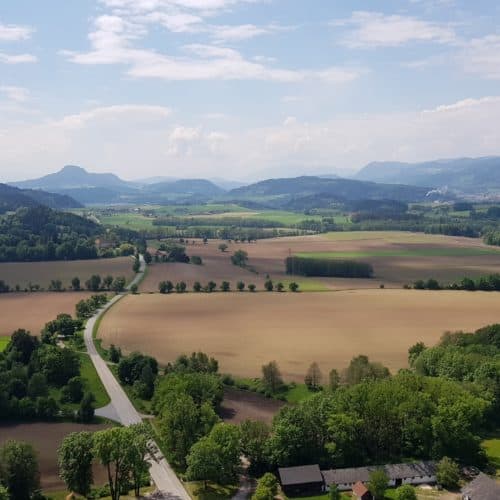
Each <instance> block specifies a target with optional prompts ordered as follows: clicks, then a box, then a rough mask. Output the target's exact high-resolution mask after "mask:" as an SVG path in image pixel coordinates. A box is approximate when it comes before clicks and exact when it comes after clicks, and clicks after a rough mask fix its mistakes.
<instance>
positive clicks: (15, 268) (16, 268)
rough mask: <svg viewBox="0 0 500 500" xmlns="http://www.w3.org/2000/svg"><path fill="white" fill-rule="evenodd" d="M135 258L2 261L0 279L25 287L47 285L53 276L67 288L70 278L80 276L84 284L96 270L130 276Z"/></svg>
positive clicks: (100, 272) (99, 272)
mask: <svg viewBox="0 0 500 500" xmlns="http://www.w3.org/2000/svg"><path fill="white" fill-rule="evenodd" d="M132 264H133V262H132V260H131V258H130V257H117V258H113V259H95V260H72V261H54V262H2V263H0V279H2V280H3V281H4V282H5V283H7V284H9V285H10V287H11V288H14V287H15V286H16V285H19V286H20V288H21V290H24V289H25V288H27V287H28V286H29V284H30V283H31V284H34V285H40V287H42V288H44V289H47V288H48V287H49V285H50V281H51V280H61V282H62V284H63V287H64V288H69V287H70V286H71V280H72V279H73V278H74V277H75V276H76V277H78V278H80V282H81V286H82V287H83V286H84V283H85V281H86V280H87V279H89V278H90V277H91V276H92V275H93V274H100V275H101V276H103V277H104V276H106V275H109V274H111V275H113V276H115V277H116V276H125V277H126V278H127V281H129V280H131V279H132V277H133V275H134V273H133V271H132Z"/></svg>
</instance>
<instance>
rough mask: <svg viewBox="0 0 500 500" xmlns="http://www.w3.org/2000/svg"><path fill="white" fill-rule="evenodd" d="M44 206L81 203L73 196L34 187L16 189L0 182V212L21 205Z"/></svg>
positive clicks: (66, 206) (62, 206) (30, 206)
mask: <svg viewBox="0 0 500 500" xmlns="http://www.w3.org/2000/svg"><path fill="white" fill-rule="evenodd" d="M37 206H46V207H49V208H54V209H65V208H80V207H81V206H82V205H81V204H80V203H78V202H77V201H76V200H74V199H73V198H71V197H69V196H66V195H61V194H56V193H47V192H46V191H41V190H35V189H18V188H16V187H13V186H8V185H7V184H0V213H5V212H10V211H14V210H17V209H18V208H21V207H28V208H32V207H37Z"/></svg>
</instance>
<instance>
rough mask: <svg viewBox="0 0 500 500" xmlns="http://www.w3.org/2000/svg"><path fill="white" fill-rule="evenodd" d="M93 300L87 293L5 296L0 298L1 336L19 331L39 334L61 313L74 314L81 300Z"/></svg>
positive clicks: (11, 294) (38, 293) (43, 293)
mask: <svg viewBox="0 0 500 500" xmlns="http://www.w3.org/2000/svg"><path fill="white" fill-rule="evenodd" d="M88 297H90V294H89V293H86V292H83V293H82V292H60V293H56V292H52V293H51V292H37V293H5V294H1V295H0V311H1V314H0V337H2V336H5V335H11V334H12V332H14V331H15V330H17V329H19V328H24V329H25V330H29V331H30V332H31V333H33V334H34V335H38V334H39V333H40V330H41V329H42V327H43V326H44V325H45V323H47V322H48V321H51V320H53V319H55V317H56V316H57V315H58V314H59V313H68V314H72V315H74V313H75V305H76V303H77V302H78V301H80V300H82V299H86V298H88Z"/></svg>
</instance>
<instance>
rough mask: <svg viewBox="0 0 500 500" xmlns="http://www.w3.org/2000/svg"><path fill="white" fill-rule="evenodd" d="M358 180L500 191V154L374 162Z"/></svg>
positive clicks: (457, 189)
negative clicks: (401, 161) (422, 160)
mask: <svg viewBox="0 0 500 500" xmlns="http://www.w3.org/2000/svg"><path fill="white" fill-rule="evenodd" d="M355 178H356V179H358V180H364V181H374V182H385V183H391V184H392V183H404V184H413V185H416V186H432V187H433V188H444V187H447V188H449V189H452V190H455V191H458V192H461V193H470V194H478V193H491V192H499V191H500V157H498V156H497V157H495V156H492V157H484V158H459V159H452V160H436V161H429V162H423V163H414V164H411V163H398V162H374V163H370V164H368V165H367V166H366V167H364V168H362V169H361V170H360V171H359V172H358V173H357V174H356V176H355Z"/></svg>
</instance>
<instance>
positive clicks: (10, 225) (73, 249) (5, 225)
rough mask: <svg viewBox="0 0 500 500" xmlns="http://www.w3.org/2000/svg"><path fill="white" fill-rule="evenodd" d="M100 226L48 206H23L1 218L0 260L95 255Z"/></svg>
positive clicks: (86, 257)
mask: <svg viewBox="0 0 500 500" xmlns="http://www.w3.org/2000/svg"><path fill="white" fill-rule="evenodd" d="M100 231H101V228H100V226H99V225H97V224H96V223H94V222H92V221H90V220H88V219H84V218H83V217H80V216H78V215H74V214H70V213H65V212H58V211H55V210H52V209H50V208H48V207H42V206H35V207H25V208H20V209H19V210H17V211H16V212H15V213H14V214H10V215H7V216H5V217H3V218H1V219H0V262H7V261H42V260H72V259H91V258H96V257H97V256H98V255H97V249H96V246H95V238H96V236H97V235H98V234H99V233H100Z"/></svg>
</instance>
